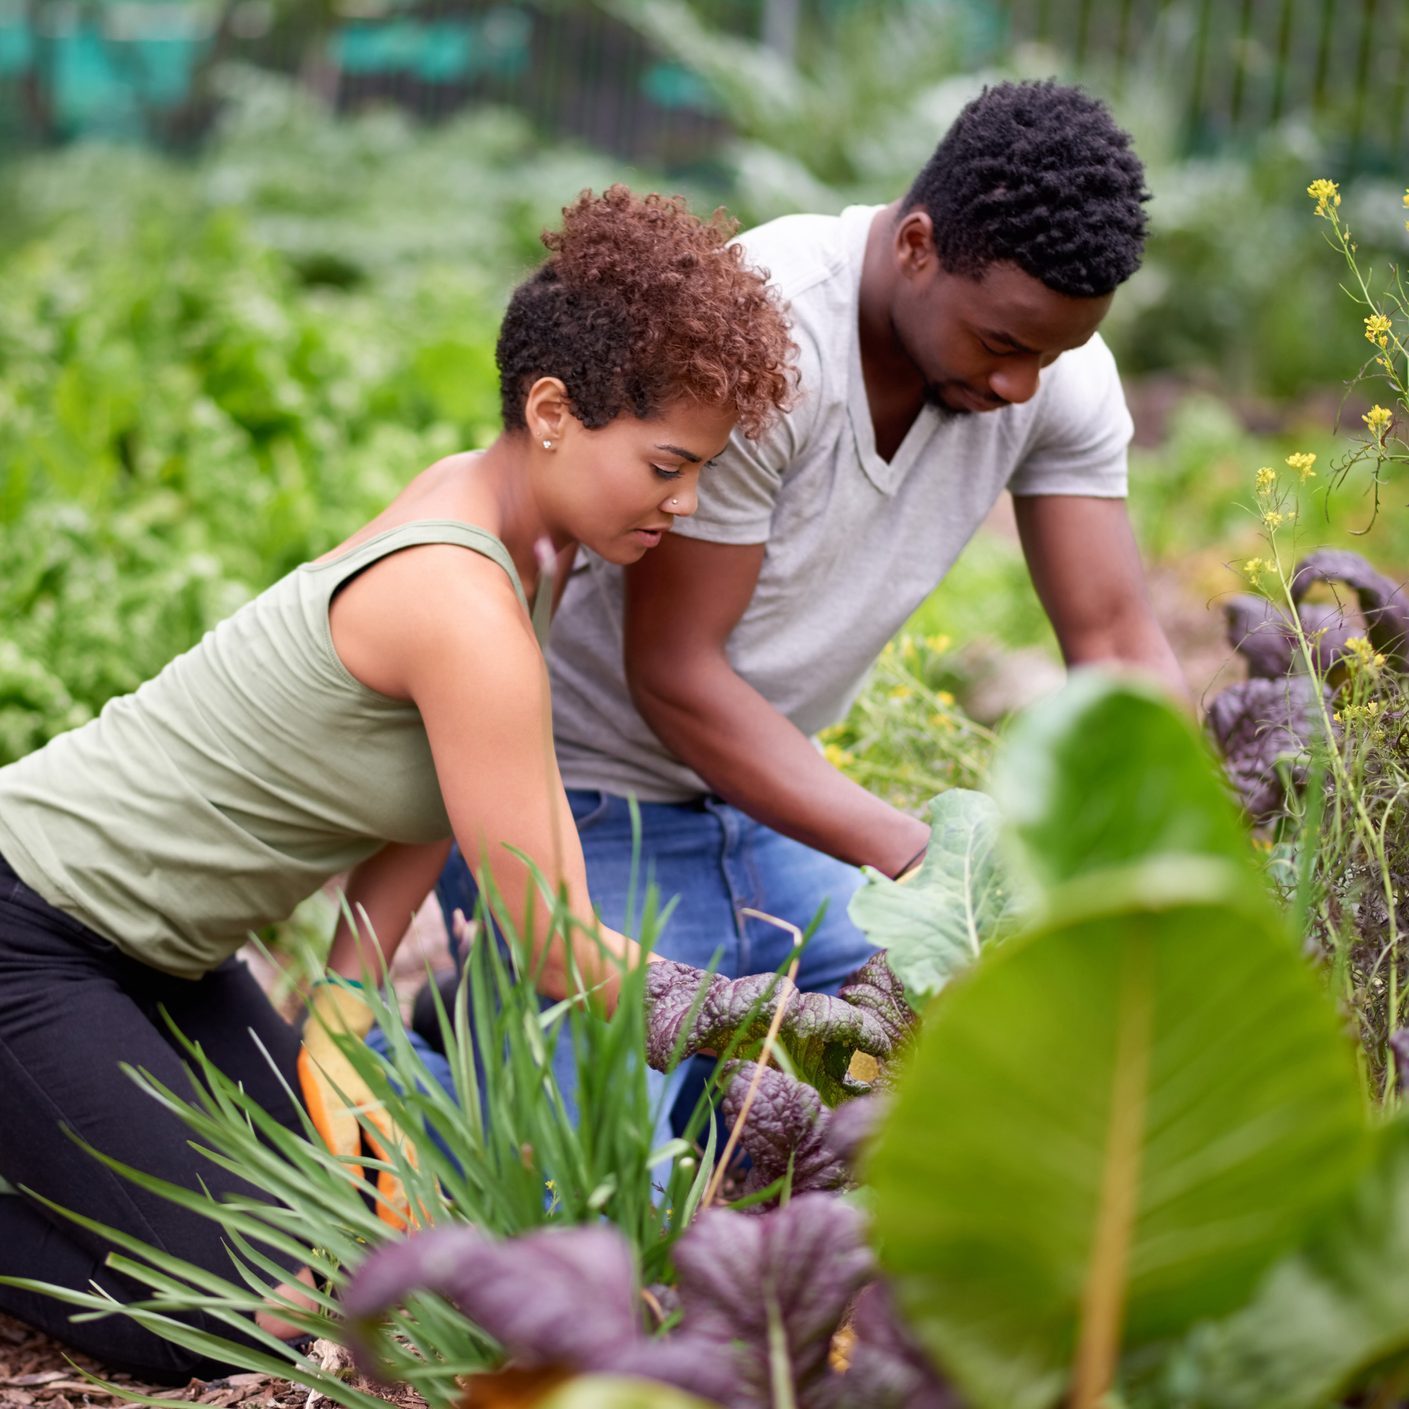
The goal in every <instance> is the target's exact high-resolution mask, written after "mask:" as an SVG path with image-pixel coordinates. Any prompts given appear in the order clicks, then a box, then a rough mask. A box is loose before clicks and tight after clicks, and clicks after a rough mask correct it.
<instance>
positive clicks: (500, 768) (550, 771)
mask: <svg viewBox="0 0 1409 1409" xmlns="http://www.w3.org/2000/svg"><path fill="white" fill-rule="evenodd" d="M374 577H375V582H373V581H371V580H370V579H372V578H374ZM364 584H365V586H364V591H363V592H362V593H361V594H360V600H359V601H358V602H357V619H356V621H355V622H354V623H349V625H350V626H352V627H353V628H354V629H355V631H356V634H357V640H358V648H359V656H360V657H365V658H368V659H373V660H375V662H376V673H377V679H376V688H378V689H380V690H382V691H383V692H384V693H390V694H393V695H396V696H398V697H404V698H406V699H408V700H411V701H412V702H414V703H415V705H416V706H417V708H418V709H419V710H420V712H421V718H422V721H423V722H424V724H425V729H426V735H427V737H428V739H429V740H430V746H431V753H432V755H433V757H434V759H435V768H436V777H437V779H438V780H439V782H440V790H441V795H442V797H443V798H444V801H445V808H446V811H447V813H448V814H449V816H450V824H451V827H452V829H453V831H454V834H455V838H456V840H457V841H458V842H459V843H460V849H461V851H462V852H463V853H464V856H465V860H466V862H467V864H468V865H469V867H470V870H471V871H472V872H473V874H474V875H475V876H476V877H483V878H484V880H485V882H486V884H487V886H488V888H489V889H490V893H491V894H493V895H495V896H497V897H498V899H499V901H500V902H501V905H502V913H503V914H504V915H505V916H506V917H507V918H508V919H509V920H510V921H511V922H512V924H513V925H514V928H515V930H516V931H517V933H519V934H520V935H522V936H525V937H527V938H529V939H530V940H531V942H532V959H533V962H534V964H535V972H536V973H537V981H538V986H539V988H540V989H541V990H542V991H543V992H544V993H545V994H547V995H548V996H549V997H552V998H563V997H566V996H567V995H568V994H569V993H570V992H575V991H577V990H578V989H579V987H585V988H588V989H593V990H596V994H595V997H594V1001H599V1002H601V1003H602V1004H604V1005H605V1006H606V1007H607V1009H608V1010H610V1008H611V1007H613V1006H614V1005H615V1002H616V990H617V987H618V979H619V974H620V965H621V962H622V961H625V962H627V963H631V962H635V961H636V958H637V955H638V954H639V951H638V949H637V947H636V945H635V944H634V943H633V942H632V941H631V940H629V939H627V938H626V937H625V936H624V935H620V934H618V933H616V932H615V931H614V930H609V929H607V928H605V927H600V926H599V927H596V928H595V930H589V931H587V932H583V931H575V933H574V935H573V943H572V952H571V958H570V957H569V953H568V951H567V949H566V948H565V946H564V944H563V941H562V937H561V935H548V934H547V930H548V925H549V921H550V918H551V914H552V906H551V902H546V901H545V900H544V898H543V897H542V895H541V894H540V892H539V888H538V885H537V883H536V882H535V881H534V879H533V874H532V871H531V870H530V869H529V867H528V866H527V865H526V864H525V863H524V862H523V861H522V860H520V859H519V857H518V856H516V855H515V854H514V852H515V851H519V852H522V853H523V855H524V856H526V857H529V858H531V859H532V861H533V862H534V864H535V865H536V866H537V868H538V869H539V870H540V871H541V873H542V875H543V878H544V880H545V881H546V883H547V885H548V886H549V887H550V889H551V890H553V891H554V892H557V891H559V890H561V891H562V892H563V893H564V894H565V896H566V903H567V907H568V910H569V912H570V913H571V914H572V915H574V916H575V917H577V918H578V919H579V920H580V921H582V922H583V923H584V924H585V925H587V926H589V927H590V926H592V924H593V912H592V902H591V898H590V897H589V895H588V891H587V872H586V867H585V865H584V864H583V860H582V848H581V846H580V844H579V843H578V839H577V828H576V826H575V825H574V823H573V820H572V813H571V812H570V811H569V809H568V805H567V798H566V797H565V796H564V794H563V785H562V780H561V779H560V778H559V776H558V768H557V762H556V760H555V759H554V756H553V731H552V720H551V716H550V712H549V699H548V672H547V668H546V667H545V665H544V662H543V656H542V653H541V652H540V651H539V649H538V645H537V642H536V641H535V640H534V639H533V630H532V627H531V625H530V624H529V621H528V618H527V616H526V615H525V614H524V611H523V608H522V607H521V606H520V605H519V602H518V599H517V598H516V597H515V595H514V592H513V588H512V587H511V585H510V583H509V579H508V578H507V577H506V576H505V575H504V572H503V571H502V569H500V568H499V567H498V566H497V565H496V564H494V563H493V562H491V561H489V559H487V558H482V557H478V556H476V555H475V554H472V553H467V552H466V551H465V550H464V549H463V548H455V547H449V546H444V545H439V544H437V545H427V546H425V547H420V548H414V549H408V550H406V551H404V552H401V553H397V554H395V555H394V556H393V557H390V558H388V559H386V560H384V561H383V562H380V563H378V564H377V566H376V567H375V568H374V569H372V571H371V572H369V573H368V574H366V575H365V579H364ZM372 587H375V591H372V590H366V589H370V588H372ZM349 604H350V603H349ZM374 860H375V858H374ZM369 864H370V863H369ZM397 903H398V904H403V903H404V899H398V901H397ZM574 965H575V967H576V970H577V972H578V973H579V974H580V975H581V984H580V985H579V984H578V983H576V982H575V981H574V979H573V970H574Z"/></svg>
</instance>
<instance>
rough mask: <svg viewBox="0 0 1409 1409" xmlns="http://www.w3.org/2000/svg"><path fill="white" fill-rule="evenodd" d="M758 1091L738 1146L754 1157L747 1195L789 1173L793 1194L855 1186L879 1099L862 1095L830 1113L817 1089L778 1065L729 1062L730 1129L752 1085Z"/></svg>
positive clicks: (725, 1107) (726, 1103) (725, 1106)
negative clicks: (855, 1170)
mask: <svg viewBox="0 0 1409 1409" xmlns="http://www.w3.org/2000/svg"><path fill="white" fill-rule="evenodd" d="M756 1075H757V1076H758V1089H757V1091H755V1093H754V1098H753V1103H752V1104H751V1105H750V1106H749V1113H748V1119H747V1120H746V1121H745V1122H744V1125H743V1129H742V1131H741V1133H740V1136H739V1144H740V1146H741V1148H742V1149H743V1150H744V1152H745V1153H746V1154H747V1155H748V1156H749V1160H750V1168H749V1171H748V1173H747V1174H746V1175H745V1176H744V1181H743V1191H742V1192H743V1193H744V1194H745V1195H748V1194H753V1193H757V1192H758V1191H759V1190H760V1189H764V1188H767V1187H768V1185H770V1184H772V1183H774V1182H775V1181H776V1180H778V1179H781V1178H783V1177H784V1176H785V1175H787V1174H788V1171H789V1167H791V1170H792V1178H791V1181H790V1183H789V1189H790V1192H791V1193H793V1194H801V1193H807V1192H810V1191H813V1190H826V1189H840V1188H844V1187H845V1186H846V1185H847V1184H849V1183H850V1182H851V1175H852V1169H853V1165H854V1162H855V1158H856V1155H857V1153H858V1152H859V1150H860V1147H861V1146H862V1144H864V1143H865V1141H866V1140H867V1139H868V1138H869V1136H870V1134H871V1131H872V1130H873V1129H874V1127H875V1124H876V1121H877V1119H878V1118H879V1116H880V1113H881V1109H882V1098H881V1097H879V1096H862V1097H859V1098H858V1099H856V1100H854V1101H848V1102H847V1103H846V1104H845V1105H842V1106H838V1107H837V1108H836V1109H835V1110H829V1109H828V1108H827V1107H826V1106H825V1105H823V1103H822V1098H821V1097H820V1096H819V1095H818V1094H817V1092H816V1091H815V1090H813V1088H812V1087H810V1086H808V1085H807V1084H806V1083H805V1082H801V1081H798V1080H797V1079H796V1078H795V1077H791V1076H788V1075H787V1074H786V1073H784V1072H781V1071H778V1070H777V1069H776V1068H774V1067H767V1068H764V1069H763V1070H762V1072H761V1074H760V1068H759V1066H758V1064H757V1063H756V1062H730V1063H729V1064H728V1066H727V1067H726V1068H725V1071H724V1078H725V1081H726V1082H727V1083H728V1084H727V1085H726V1087H725V1091H724V1099H723V1101H722V1102H721V1104H720V1111H721V1114H722V1115H723V1118H724V1123H725V1124H726V1125H727V1126H729V1127H731V1128H732V1126H733V1125H734V1124H735V1122H736V1121H737V1120H738V1118H739V1113H740V1111H741V1110H742V1109H743V1104H744V1101H745V1099H746V1098H747V1095H748V1091H749V1087H750V1086H751V1085H752V1084H753V1080H754V1077H755V1076H756Z"/></svg>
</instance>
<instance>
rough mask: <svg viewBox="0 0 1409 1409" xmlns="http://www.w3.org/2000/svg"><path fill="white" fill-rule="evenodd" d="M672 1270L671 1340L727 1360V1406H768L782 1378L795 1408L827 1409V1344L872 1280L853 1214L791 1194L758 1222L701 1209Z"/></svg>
mask: <svg viewBox="0 0 1409 1409" xmlns="http://www.w3.org/2000/svg"><path fill="white" fill-rule="evenodd" d="M675 1266H676V1269H677V1270H678V1272H679V1274H680V1299H681V1303H682V1305H683V1306H684V1308H685V1317H684V1322H683V1324H682V1327H681V1331H680V1334H681V1335H683V1336H685V1337H687V1338H688V1339H689V1340H691V1341H692V1342H694V1343H696V1344H698V1345H701V1346H712V1347H713V1348H714V1349H715V1351H716V1352H717V1354H718V1355H719V1357H720V1358H721V1359H723V1360H727V1361H729V1362H730V1363H731V1365H732V1368H733V1370H734V1374H735V1384H734V1389H733V1392H732V1394H731V1395H730V1397H729V1399H728V1400H727V1401H726V1402H727V1403H728V1405H729V1406H730V1409H769V1406H771V1405H772V1404H773V1403H774V1396H773V1386H774V1385H775V1384H776V1383H778V1381H779V1379H781V1378H783V1377H786V1379H787V1381H790V1382H791V1383H792V1385H793V1386H794V1398H795V1402H796V1404H797V1406H798V1409H829V1406H830V1405H831V1404H833V1403H834V1402H835V1398H836V1395H837V1393H838V1385H837V1379H838V1377H837V1376H836V1373H835V1372H834V1371H833V1370H831V1368H830V1367H829V1365H828V1360H827V1356H828V1352H829V1350H830V1349H831V1343H832V1337H833V1335H834V1334H835V1333H836V1331H837V1328H838V1327H839V1326H840V1325H841V1323H842V1319H843V1317H844V1316H845V1314H846V1309H847V1307H848V1305H849V1304H850V1302H851V1300H852V1298H853V1297H854V1296H855V1295H856V1293H857V1292H858V1291H860V1289H861V1287H862V1286H863V1285H864V1284H865V1283H866V1282H867V1281H868V1280H870V1278H872V1277H873V1276H874V1275H875V1264H874V1262H873V1260H872V1257H871V1252H870V1249H869V1248H868V1247H867V1246H866V1243H865V1240H864V1238H863V1237H862V1221H861V1215H860V1213H859V1212H857V1210H856V1209H854V1208H852V1207H851V1206H850V1205H848V1204H845V1203H843V1202H841V1201H840V1200H839V1199H835V1198H832V1197H830V1196H829V1195H827V1194H800V1195H799V1196H798V1197H797V1198H795V1199H793V1200H792V1202H791V1203H789V1204H788V1205H787V1206H786V1207H784V1208H780V1209H776V1210H774V1211H773V1212H772V1213H768V1214H765V1215H764V1216H763V1217H761V1218H758V1217H749V1216H748V1215H747V1214H743V1213H734V1212H731V1211H729V1210H724V1209H710V1210H708V1211H707V1212H705V1213H702V1214H701V1215H700V1216H699V1217H698V1218H697V1219H696V1220H695V1223H694V1225H693V1226H692V1227H691V1229H690V1231H689V1233H688V1234H687V1235H686V1236H685V1237H683V1238H681V1239H680V1241H679V1243H677V1244H676V1248H675Z"/></svg>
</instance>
